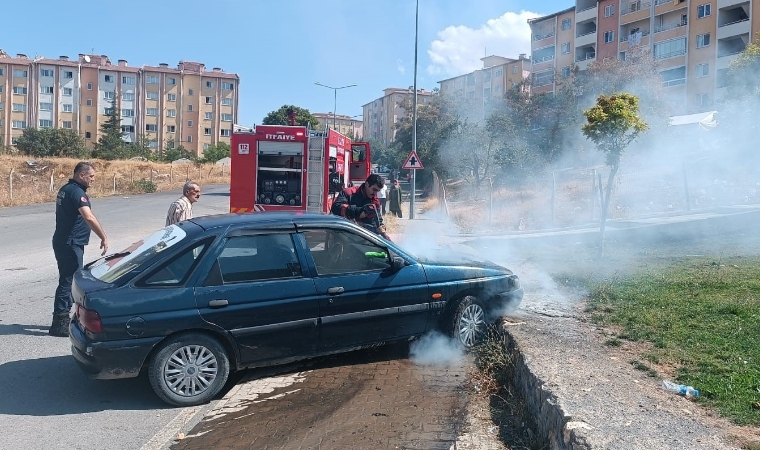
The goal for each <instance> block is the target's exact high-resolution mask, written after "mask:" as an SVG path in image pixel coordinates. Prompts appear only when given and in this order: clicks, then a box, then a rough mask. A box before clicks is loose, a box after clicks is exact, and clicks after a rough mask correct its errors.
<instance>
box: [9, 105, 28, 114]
mask: <svg viewBox="0 0 760 450" xmlns="http://www.w3.org/2000/svg"><path fill="white" fill-rule="evenodd" d="M11 111H14V112H26V105H25V104H24V103H14V104H13V106H11Z"/></svg>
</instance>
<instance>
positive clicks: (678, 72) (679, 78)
mask: <svg viewBox="0 0 760 450" xmlns="http://www.w3.org/2000/svg"><path fill="white" fill-rule="evenodd" d="M660 74H661V75H662V85H663V86H665V87H670V86H679V85H681V84H685V83H686V66H681V67H675V68H673V69H669V70H663V71H662V72H660Z"/></svg>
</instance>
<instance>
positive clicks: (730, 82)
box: [718, 32, 760, 151]
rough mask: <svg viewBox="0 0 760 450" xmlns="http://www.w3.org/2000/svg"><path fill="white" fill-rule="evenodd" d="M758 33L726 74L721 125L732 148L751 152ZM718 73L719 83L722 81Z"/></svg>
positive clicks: (758, 94)
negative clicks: (728, 137)
mask: <svg viewBox="0 0 760 450" xmlns="http://www.w3.org/2000/svg"><path fill="white" fill-rule="evenodd" d="M757 39H760V32H758V34H757V38H756V40H755V41H754V42H752V43H750V44H747V46H746V47H745V48H744V50H743V51H742V52H741V54H740V55H739V57H737V58H736V59H735V60H733V61H731V65H730V66H729V68H728V72H727V73H726V76H725V81H724V82H725V84H726V95H725V98H724V103H725V108H724V111H725V114H726V117H727V118H728V120H721V128H724V131H725V133H726V134H727V135H728V136H730V139H731V140H732V141H733V142H734V143H735V145H734V146H735V147H738V148H741V149H747V150H751V151H754V146H753V145H752V144H753V143H754V141H753V137H754V136H756V135H757V132H758V131H760V124H758V123H757V122H758V121H757V119H756V118H757V115H758V113H760V79H758V77H757V74H758V73H760V42H758V41H757ZM721 78H722V77H721V75H718V82H719V83H720V82H721V81H723V80H721Z"/></svg>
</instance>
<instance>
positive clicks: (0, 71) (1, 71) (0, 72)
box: [0, 69, 5, 77]
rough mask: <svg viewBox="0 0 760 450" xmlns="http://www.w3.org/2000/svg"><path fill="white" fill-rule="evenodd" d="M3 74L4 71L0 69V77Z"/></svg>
mask: <svg viewBox="0 0 760 450" xmlns="http://www.w3.org/2000/svg"><path fill="white" fill-rule="evenodd" d="M4 73H5V71H4V70H3V69H0V77H2V76H3V74H4Z"/></svg>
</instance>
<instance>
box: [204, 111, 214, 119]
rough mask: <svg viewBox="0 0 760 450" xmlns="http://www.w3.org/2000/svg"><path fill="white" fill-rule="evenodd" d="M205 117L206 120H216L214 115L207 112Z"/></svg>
mask: <svg viewBox="0 0 760 450" xmlns="http://www.w3.org/2000/svg"><path fill="white" fill-rule="evenodd" d="M205 117H206V120H211V119H213V118H214V113H210V112H207V113H206V116H205Z"/></svg>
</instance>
